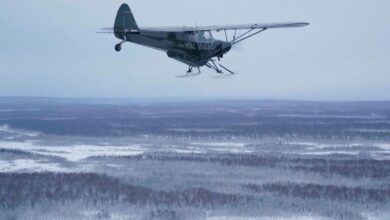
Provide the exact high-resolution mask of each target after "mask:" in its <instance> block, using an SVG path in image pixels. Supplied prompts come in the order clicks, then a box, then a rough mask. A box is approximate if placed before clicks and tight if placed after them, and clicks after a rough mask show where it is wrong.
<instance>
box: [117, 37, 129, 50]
mask: <svg viewBox="0 0 390 220" xmlns="http://www.w3.org/2000/svg"><path fill="white" fill-rule="evenodd" d="M126 40H127V39H126V35H124V36H123V41H121V42H119V44H116V45H115V51H116V52H119V51H121V50H122V44H124V43H125V42H126Z"/></svg>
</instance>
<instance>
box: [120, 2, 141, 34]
mask: <svg viewBox="0 0 390 220" xmlns="http://www.w3.org/2000/svg"><path fill="white" fill-rule="evenodd" d="M138 31H139V29H138V25H137V22H136V21H135V19H134V15H133V13H132V12H131V10H130V7H129V6H128V5H127V4H122V5H121V7H120V8H119V10H118V13H117V15H116V19H115V24H114V33H115V36H116V37H117V38H119V39H123V38H124V34H125V33H128V32H138Z"/></svg>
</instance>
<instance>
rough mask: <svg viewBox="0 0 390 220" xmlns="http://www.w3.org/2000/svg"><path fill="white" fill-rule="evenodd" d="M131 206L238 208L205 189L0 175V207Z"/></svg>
mask: <svg viewBox="0 0 390 220" xmlns="http://www.w3.org/2000/svg"><path fill="white" fill-rule="evenodd" d="M75 200H77V201H82V202H83V203H86V204H89V203H98V202H105V203H110V204H111V203H118V202H122V203H129V204H160V205H188V206H197V207H211V206H216V205H226V204H229V205H235V204H237V203H238V202H239V201H240V197H239V196H237V195H229V194H224V193H218V192H212V191H209V190H207V189H204V188H191V189H187V190H183V191H169V192H166V191H154V190H152V189H149V188H145V187H141V186H134V185H131V184H127V183H123V182H121V181H120V180H119V179H117V178H113V177H109V176H106V175H99V174H93V173H79V174H65V173H64V174H58V173H1V174H0V207H2V208H6V209H12V208H16V207H18V206H21V205H31V206H34V205H36V204H38V203H40V202H68V201H75Z"/></svg>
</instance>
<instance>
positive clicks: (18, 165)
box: [0, 159, 70, 173]
mask: <svg viewBox="0 0 390 220" xmlns="http://www.w3.org/2000/svg"><path fill="white" fill-rule="evenodd" d="M21 171H23V172H26V171H28V172H45V171H47V172H70V170H68V169H66V168H63V167H61V166H60V164H58V163H48V162H46V161H43V160H31V159H18V160H14V161H0V172H2V173H4V172H21Z"/></svg>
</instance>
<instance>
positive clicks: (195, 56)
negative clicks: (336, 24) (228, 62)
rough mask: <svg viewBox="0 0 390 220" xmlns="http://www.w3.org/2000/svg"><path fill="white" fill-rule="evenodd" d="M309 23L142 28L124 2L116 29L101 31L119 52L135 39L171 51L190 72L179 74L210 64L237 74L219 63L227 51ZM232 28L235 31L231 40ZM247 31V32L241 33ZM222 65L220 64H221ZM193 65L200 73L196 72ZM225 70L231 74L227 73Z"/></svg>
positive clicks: (186, 75) (172, 56) (219, 72)
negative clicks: (264, 35)
mask: <svg viewBox="0 0 390 220" xmlns="http://www.w3.org/2000/svg"><path fill="white" fill-rule="evenodd" d="M308 24H309V23H305V22H287V23H269V24H257V23H256V24H248V25H225V26H203V27H185V26H184V27H158V28H143V27H139V26H138V25H137V23H136V21H135V19H134V16H133V13H132V12H131V10H130V7H129V6H128V5H127V4H122V5H121V6H120V8H119V10H118V13H117V16H116V19H115V24H114V27H113V28H102V29H101V31H100V32H98V33H113V34H114V35H115V37H116V38H118V39H120V40H121V42H120V43H118V44H117V45H115V50H116V51H118V52H119V51H121V49H122V44H123V43H125V42H132V43H135V44H139V45H142V46H147V47H151V48H154V49H157V50H161V51H163V52H165V53H167V55H168V57H170V58H173V59H175V60H177V61H180V62H182V63H185V64H187V65H188V66H189V67H188V71H187V72H186V74H185V75H181V76H178V77H189V76H195V75H199V74H200V73H201V71H200V67H203V66H206V67H208V68H210V69H213V70H214V71H216V72H217V73H218V75H217V76H216V77H224V76H230V75H234V74H235V73H234V72H233V71H231V70H229V69H228V68H226V67H225V66H223V65H222V64H220V63H219V61H220V60H221V58H223V56H224V54H226V53H228V52H229V51H230V50H231V48H232V47H233V46H235V45H236V44H238V43H240V42H242V41H244V40H246V39H248V38H250V37H253V36H255V35H257V34H259V33H261V32H263V31H265V30H268V29H271V28H293V27H304V26H306V25H308ZM221 31H223V32H224V34H225V39H224V40H217V39H214V38H213V35H212V32H221ZM228 31H230V32H229V33H230V35H232V34H231V32H234V33H233V37H232V39H230V40H229V37H228ZM238 32H243V33H240V34H239V33H238ZM217 64H218V65H217ZM193 68H197V69H198V72H197V73H193V71H192V70H193ZM225 71H226V72H227V73H225Z"/></svg>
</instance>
